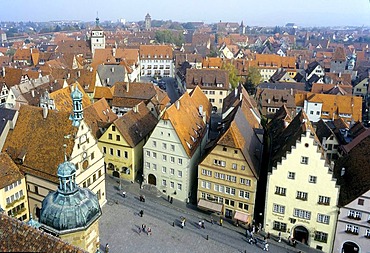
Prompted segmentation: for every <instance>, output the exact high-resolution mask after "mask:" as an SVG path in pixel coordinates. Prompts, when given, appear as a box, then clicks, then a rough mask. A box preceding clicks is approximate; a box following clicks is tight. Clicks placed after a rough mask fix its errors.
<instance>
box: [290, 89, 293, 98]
mask: <svg viewBox="0 0 370 253" xmlns="http://www.w3.org/2000/svg"><path fill="white" fill-rule="evenodd" d="M290 95H291V96H293V88H290Z"/></svg>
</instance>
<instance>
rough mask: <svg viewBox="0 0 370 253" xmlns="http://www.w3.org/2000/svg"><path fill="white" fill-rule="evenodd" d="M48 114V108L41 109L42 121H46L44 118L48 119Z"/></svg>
mask: <svg viewBox="0 0 370 253" xmlns="http://www.w3.org/2000/svg"><path fill="white" fill-rule="evenodd" d="M48 112H49V110H48V108H47V107H43V108H42V117H43V118H44V119H46V118H47V117H48Z"/></svg>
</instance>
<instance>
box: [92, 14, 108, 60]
mask: <svg viewBox="0 0 370 253" xmlns="http://www.w3.org/2000/svg"><path fill="white" fill-rule="evenodd" d="M104 48H105V35H104V32H103V29H101V27H100V26H99V18H98V17H97V18H96V21H95V27H94V28H93V29H92V30H91V52H92V55H93V58H94V53H95V49H104Z"/></svg>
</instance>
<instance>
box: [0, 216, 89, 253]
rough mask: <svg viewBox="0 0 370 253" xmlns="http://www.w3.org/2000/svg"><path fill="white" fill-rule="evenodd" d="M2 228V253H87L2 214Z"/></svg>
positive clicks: (0, 240)
mask: <svg viewBox="0 0 370 253" xmlns="http://www.w3.org/2000/svg"><path fill="white" fill-rule="evenodd" d="M0 227H1V230H2V233H0V251H1V252H61V253H84V252H87V251H84V250H83V249H80V248H78V247H76V246H73V245H71V244H68V243H66V242H64V241H62V240H61V239H59V238H58V237H55V236H52V235H50V234H48V233H45V232H44V231H42V230H39V229H36V228H33V227H31V226H29V225H27V224H26V223H24V222H22V221H19V220H17V219H14V218H12V217H9V216H7V215H5V214H2V213H0Z"/></svg>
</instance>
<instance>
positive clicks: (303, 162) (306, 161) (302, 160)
mask: <svg viewBox="0 0 370 253" xmlns="http://www.w3.org/2000/svg"><path fill="white" fill-rule="evenodd" d="M301 163H302V164H308V157H307V156H302V157H301Z"/></svg>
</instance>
